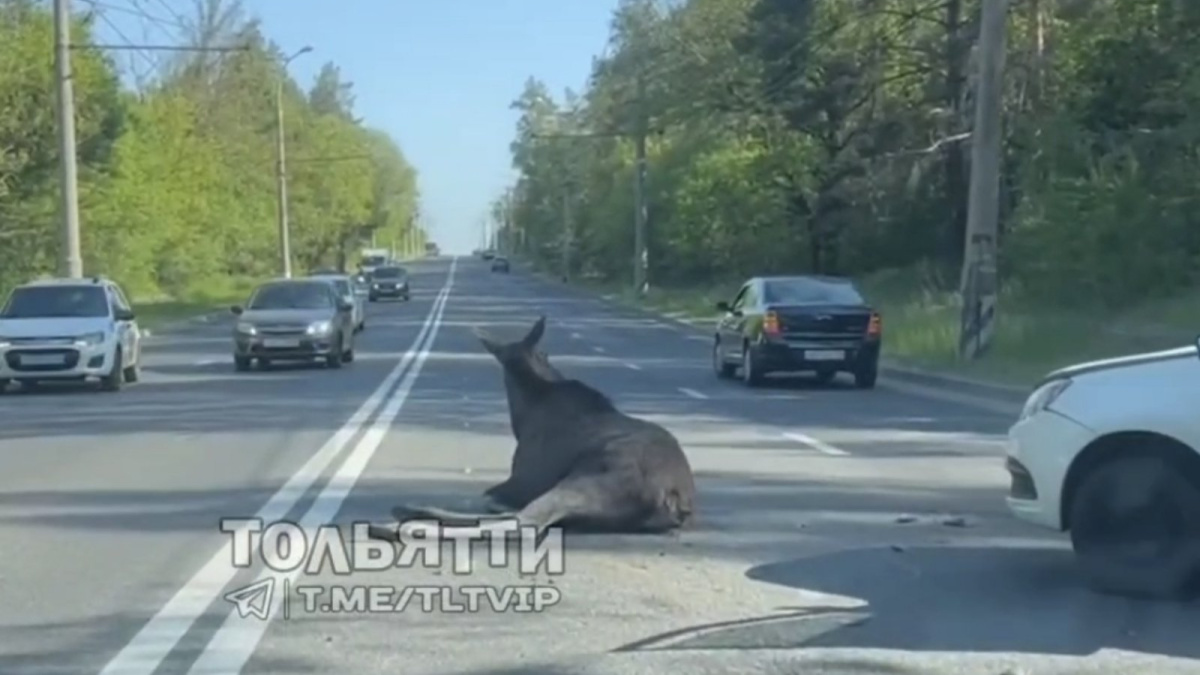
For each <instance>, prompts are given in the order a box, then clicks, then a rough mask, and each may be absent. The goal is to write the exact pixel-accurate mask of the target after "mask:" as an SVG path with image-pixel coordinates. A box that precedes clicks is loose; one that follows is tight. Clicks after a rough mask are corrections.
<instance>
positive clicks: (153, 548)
mask: <svg viewBox="0 0 1200 675" xmlns="http://www.w3.org/2000/svg"><path fill="white" fill-rule="evenodd" d="M412 272H413V288H414V294H413V299H412V301H411V302H407V303H404V302H396V303H378V304H372V305H370V308H369V313H368V328H367V330H366V332H365V333H363V334H362V335H361V336H360V337H359V343H358V346H357V358H356V360H355V362H354V363H353V364H350V365H348V366H346V367H345V368H343V369H341V370H338V371H330V370H326V369H324V368H321V367H312V368H309V367H303V368H281V369H278V370H275V371H272V372H257V371H256V372H250V373H235V372H234V370H233V365H232V363H231V359H230V358H229V338H228V331H229V325H228V320H227V319H219V320H215V321H213V322H211V323H209V324H197V325H195V326H191V327H187V328H182V329H177V330H174V331H169V332H165V333H163V334H161V335H156V336H154V337H153V338H151V340H150V341H149V342H148V343H147V347H146V357H145V359H146V360H145V366H144V373H143V381H142V382H141V383H139V384H137V385H135V386H131V387H129V388H128V389H126V390H125V391H122V392H120V393H117V394H108V393H96V392H90V391H47V392H41V393H37V394H19V393H10V394H9V395H7V396H5V397H3V398H2V399H0V636H2V637H0V673H4V674H5V675H9V674H16V673H30V674H50V673H54V674H59V673H62V674H67V673H70V674H72V675H74V674H83V673H86V674H94V673H101V672H103V673H107V674H110V675H117V674H124V675H132V674H143V675H150V674H151V673H156V674H162V673H222V674H228V673H236V672H242V673H247V674H253V675H258V674H266V673H287V674H289V675H303V674H306V673H329V672H344V673H363V674H367V673H388V674H391V673H404V674H405V675H423V674H430V675H432V674H435V673H437V674H451V673H461V674H467V673H472V674H480V675H482V674H484V673H493V674H500V673H613V674H632V673H651V672H666V671H670V672H684V671H690V672H696V673H703V672H713V673H717V672H720V673H731V672H746V673H751V672H754V673H763V672H778V673H792V672H805V673H829V674H838V675H849V674H850V673H856V674H858V673H887V674H889V675H890V674H899V673H913V674H916V673H960V674H966V673H972V674H973V673H979V674H980V675H998V674H999V673H1002V672H1005V671H1006V670H1007V671H1009V672H1013V673H1018V672H1028V673H1039V674H1046V673H1082V672H1088V673H1112V674H1114V675H1117V674H1121V675H1124V674H1127V673H1132V672H1155V673H1156V674H1164V673H1200V661H1198V660H1196V659H1197V658H1200V640H1196V639H1195V631H1196V626H1198V625H1200V611H1198V610H1197V609H1196V608H1195V607H1180V606H1170V605H1156V604H1152V603H1137V602H1131V601H1125V600H1119V599H1112V598H1106V597H1100V596H1097V595H1093V594H1092V593H1090V592H1088V591H1087V590H1084V589H1082V588H1081V587H1080V585H1079V583H1078V580H1077V579H1076V578H1075V577H1074V576H1073V574H1072V566H1071V557H1070V554H1069V551H1068V549H1067V547H1066V543H1065V541H1064V540H1063V538H1062V537H1060V536H1056V535H1054V534H1053V533H1049V534H1047V533H1043V532H1040V531H1037V530H1036V529H1033V528H1030V527H1027V526H1025V525H1022V524H1020V523H1017V522H1015V521H1014V520H1013V519H1011V518H1010V517H1009V516H1008V514H1007V513H1006V512H1005V510H1004V507H1003V495H1004V492H1005V488H1006V476H1005V474H1004V471H1003V469H1002V460H1001V457H1002V450H1003V441H1002V435H1003V433H1004V431H1005V429H1006V427H1007V425H1008V423H1009V422H1010V418H1009V417H1008V416H1007V415H1004V414H1000V413H998V412H997V411H995V410H990V409H987V407H980V406H975V405H967V404H964V403H956V402H954V400H953V396H952V395H950V396H947V395H942V396H940V397H938V398H930V397H928V396H924V395H917V394H914V392H913V390H912V389H899V388H893V386H892V385H888V384H887V383H884V382H882V381H881V386H880V387H879V388H877V389H876V390H873V391H858V390H855V389H853V388H852V387H851V385H850V384H849V382H848V381H841V380H839V381H838V382H837V383H835V384H833V385H830V386H828V387H819V386H816V385H812V384H808V383H807V382H805V381H804V380H803V379H800V380H794V381H791V382H780V383H776V384H773V385H772V386H769V387H766V388H763V389H756V390H750V389H746V388H744V387H743V386H742V385H741V384H739V383H737V382H727V381H719V380H717V379H716V378H715V377H714V376H713V374H712V371H711V369H710V366H709V358H708V357H709V351H708V346H709V345H708V343H707V341H706V340H705V339H704V338H703V336H700V335H696V334H695V333H689V332H688V331H686V330H683V329H681V328H679V327H677V326H673V325H668V324H665V323H659V322H656V321H652V320H649V319H647V318H645V317H642V316H640V315H634V314H630V313H628V312H624V311H621V310H618V309H615V308H613V307H611V306H608V305H606V304H604V303H602V302H601V301H599V300H595V299H590V298H588V297H585V296H583V295H581V294H578V293H575V292H571V291H568V290H565V289H563V288H560V287H557V286H551V285H549V284H547V283H545V282H542V281H540V280H538V279H536V278H533V277H530V276H527V275H523V274H519V273H514V274H512V275H502V274H492V273H490V272H489V271H488V268H487V266H486V264H485V263H482V262H480V261H477V260H472V259H465V258H459V259H456V260H453V261H452V260H449V259H443V260H433V261H426V262H420V263H415V264H413V266H412ZM539 314H545V315H546V316H547V317H548V325H547V330H546V337H545V340H544V342H543V347H544V348H545V350H546V351H547V352H548V353H549V354H550V356H551V358H552V360H553V361H554V363H555V364H556V365H557V366H558V367H559V368H560V369H562V370H564V371H565V372H567V373H568V374H569V375H570V376H573V377H577V378H580V379H582V380H584V381H586V382H588V383H590V384H592V385H593V386H595V387H597V388H599V389H600V390H602V391H604V392H605V393H607V394H609V395H610V396H611V397H612V398H613V399H614V400H615V401H616V403H617V404H618V405H619V406H621V407H622V408H623V409H624V410H626V411H628V412H631V413H634V414H638V415H643V416H646V417H648V418H651V419H654V420H657V421H660V422H661V423H663V424H664V425H666V426H667V427H668V428H669V429H671V430H672V431H673V432H674V433H676V434H677V435H678V436H679V438H680V440H681V441H682V443H683V445H684V447H685V449H686V451H687V453H688V455H689V458H690V461H691V462H692V464H693V467H694V469H695V471H696V473H697V476H698V489H699V505H698V506H699V521H698V523H697V527H696V528H695V529H694V530H693V531H689V532H686V533H682V534H681V535H679V536H670V537H648V536H644V537H631V536H610V535H604V536H572V535H568V536H567V538H566V540H565V543H564V547H565V556H566V570H565V573H564V574H561V575H552V574H548V573H546V572H545V571H544V570H543V571H541V572H539V573H537V574H535V575H534V576H533V577H528V576H522V575H521V574H520V573H519V571H517V570H514V569H509V568H492V567H489V566H488V565H486V564H484V563H482V562H478V561H477V562H476V565H475V567H474V570H473V572H472V573H471V574H470V575H466V576H463V575H456V574H455V573H454V572H453V571H452V570H451V567H450V564H451V563H450V562H449V561H448V560H443V561H441V564H440V565H438V566H420V565H419V564H418V565H417V566H415V567H409V568H406V569H398V568H392V569H387V570H383V571H369V570H366V571H364V570H359V571H355V572H354V573H353V574H349V575H340V574H336V573H335V572H334V571H331V570H330V569H329V568H326V569H324V570H323V571H320V572H316V573H313V574H308V573H306V572H305V571H304V570H300V571H299V572H298V573H297V574H295V575H292V576H287V575H283V574H281V573H280V574H275V573H269V572H264V570H263V569H262V567H261V566H255V567H252V568H250V569H240V568H235V567H233V561H232V557H231V553H230V550H229V549H228V546H229V545H230V542H231V541H232V539H231V537H230V536H229V535H227V534H223V533H222V532H220V531H219V529H218V523H219V521H220V520H221V519H222V518H245V517H252V516H255V515H256V514H259V515H261V516H262V517H264V518H265V519H266V520H268V521H271V520H279V519H286V520H291V521H295V522H297V523H300V524H301V525H306V526H314V525H320V524H324V523H338V524H340V525H341V526H342V528H343V530H344V531H349V529H350V525H349V524H350V523H352V522H355V521H364V520H374V521H380V522H386V521H387V520H388V519H389V518H388V512H389V510H390V509H391V507H392V506H393V505H395V504H396V503H398V502H400V501H409V502H429V503H437V504H441V505H446V506H457V505H459V504H461V503H464V502H466V501H468V500H470V499H471V498H472V497H474V496H475V495H477V494H478V493H479V492H480V491H481V490H482V489H484V488H485V487H487V486H488V485H490V484H492V483H495V482H498V481H499V480H502V479H503V478H504V477H505V476H506V475H507V468H508V465H509V461H510V457H511V452H512V448H513V445H514V443H513V440H512V437H511V432H510V430H509V427H508V416H507V408H506V405H505V399H504V391H503V386H502V381H501V376H500V370H499V367H498V366H497V364H496V363H495V361H494V360H492V358H491V357H490V356H489V355H488V354H487V353H486V352H484V350H483V349H482V347H481V346H480V344H479V342H478V340H477V339H476V338H475V336H474V335H473V334H472V332H471V328H472V327H474V326H484V327H487V328H489V329H490V330H492V331H494V332H498V333H501V334H504V333H507V334H509V335H513V336H517V335H520V334H522V333H523V331H524V330H526V329H527V328H528V327H529V325H530V324H531V323H532V321H533V320H534V319H535V318H536V317H537V316H538V315H539ZM895 386H899V385H895ZM263 575H265V576H263ZM285 577H286V580H287V581H288V583H289V590H288V592H287V593H284V592H283V590H282V589H283V586H282V585H281V584H282V581H283V580H284V579H285ZM257 579H264V580H265V579H275V580H276V581H279V582H280V583H279V584H276V585H275V586H273V589H274V590H273V592H272V595H271V596H270V597H271V602H270V603H268V604H267V605H266V608H267V609H270V610H272V612H271V613H270V614H269V615H268V617H269V620H263V619H260V618H257V617H255V616H253V615H250V616H246V617H242V616H240V615H239V613H238V612H237V610H236V608H235V606H234V604H233V603H231V602H228V601H226V600H225V599H224V597H223V596H224V595H225V594H226V593H229V592H231V591H234V590H236V589H238V588H240V587H243V586H245V585H247V584H251V583H253V582H255V581H256V580H257ZM535 583H536V584H540V585H543V586H544V587H551V588H553V589H556V590H555V591H554V593H556V594H557V595H556V599H557V602H556V603H555V604H553V605H552V606H549V607H546V608H544V611H541V612H538V613H532V612H518V611H511V609H510V611H504V612H496V611H479V612H451V611H431V612H426V611H422V608H421V606H420V604H421V603H420V602H417V601H414V602H411V603H410V604H409V605H408V606H407V607H406V608H405V609H404V611H400V612H396V611H374V612H369V611H357V612H354V611H341V612H334V611H321V609H322V603H315V604H314V605H313V606H312V607H311V608H310V607H305V606H304V603H303V602H302V601H301V596H302V595H303V593H306V592H311V591H306V590H304V589H302V588H301V587H304V588H330V587H333V586H341V587H344V588H347V589H350V588H360V589H361V588H365V587H367V586H372V587H380V588H397V589H398V588H403V587H413V586H422V587H428V586H434V585H463V584H466V585H471V586H481V585H484V584H491V585H494V586H496V587H504V586H517V585H530V584H535ZM346 592H347V593H351V592H356V591H349V590H348V591H346ZM259 597H260V598H261V597H262V596H261V595H260V596H259ZM285 598H286V599H287V603H286V607H287V608H288V614H287V616H286V617H285V616H283V611H282V610H283V607H284V604H285V603H284V599H285ZM343 609H345V608H343ZM359 609H362V608H359ZM374 609H376V610H381V609H386V607H380V606H375V607H374ZM310 610H311V611H310Z"/></svg>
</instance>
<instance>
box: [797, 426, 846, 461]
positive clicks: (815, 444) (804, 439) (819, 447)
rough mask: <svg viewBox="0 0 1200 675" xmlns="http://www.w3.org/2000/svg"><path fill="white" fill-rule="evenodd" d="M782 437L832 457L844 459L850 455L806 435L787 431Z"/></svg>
mask: <svg viewBox="0 0 1200 675" xmlns="http://www.w3.org/2000/svg"><path fill="white" fill-rule="evenodd" d="M783 437H784V438H788V439H791V440H793V441H796V442H797V443H801V444H803V445H807V446H808V447H810V448H812V449H814V450H816V451H817V452H820V453H822V454H826V455H832V456H834V457H846V456H848V455H849V454H850V453H848V452H846V451H845V450H842V449H841V448H835V447H833V446H832V445H830V444H828V443H826V442H824V441H820V440H817V439H815V438H813V437H812V436H808V435H806V434H801V433H796V432H794V431H787V432H784V434H783Z"/></svg>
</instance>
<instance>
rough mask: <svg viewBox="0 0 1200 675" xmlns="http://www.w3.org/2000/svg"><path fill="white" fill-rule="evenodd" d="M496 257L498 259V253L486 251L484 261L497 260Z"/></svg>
mask: <svg viewBox="0 0 1200 675" xmlns="http://www.w3.org/2000/svg"><path fill="white" fill-rule="evenodd" d="M495 257H496V252H495V251H492V250H488V251H484V252H483V259H484V260H491V259H492V258H495Z"/></svg>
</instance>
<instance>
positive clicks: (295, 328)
mask: <svg viewBox="0 0 1200 675" xmlns="http://www.w3.org/2000/svg"><path fill="white" fill-rule="evenodd" d="M307 331H308V324H303V325H300V324H282V323H279V324H259V326H258V332H259V333H262V334H263V335H284V336H300V335H304V334H305V333H306V332H307Z"/></svg>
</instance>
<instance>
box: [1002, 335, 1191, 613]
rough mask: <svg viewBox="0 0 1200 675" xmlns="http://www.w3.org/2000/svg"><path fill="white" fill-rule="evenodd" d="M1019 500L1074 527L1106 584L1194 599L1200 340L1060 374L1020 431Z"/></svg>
mask: <svg viewBox="0 0 1200 675" xmlns="http://www.w3.org/2000/svg"><path fill="white" fill-rule="evenodd" d="M1006 468H1007V469H1008V472H1009V474H1010V476H1011V486H1010V488H1009V494H1008V497H1007V503H1008V508H1009V509H1010V510H1011V511H1012V512H1013V514H1015V515H1016V516H1017V517H1018V518H1020V519H1022V520H1025V521H1028V522H1031V523H1034V524H1036V525H1040V526H1042V527H1046V528H1051V529H1055V530H1058V531H1069V532H1070V536H1071V543H1072V545H1073V547H1074V549H1075V555H1076V559H1077V562H1078V565H1079V567H1080V569H1081V571H1082V573H1083V575H1084V576H1085V578H1086V579H1087V581H1088V583H1089V584H1090V585H1091V586H1092V587H1093V588H1095V589H1097V590H1099V591H1101V592H1105V593H1113V594H1120V595H1132V596H1141V597H1153V598H1160V599H1175V598H1183V597H1186V596H1188V595H1190V592H1191V591H1193V590H1195V586H1194V584H1195V583H1197V582H1200V340H1197V344H1196V346H1194V347H1185V348H1180V349H1172V350H1169V351H1162V352H1153V353H1147V354H1136V355H1133V356H1125V357H1121V358H1115V359H1107V360H1103V361H1095V362H1090V363H1084V364H1080V365H1076V366H1071V367H1068V368H1064V369H1061V370H1058V371H1055V372H1053V373H1051V374H1050V375H1048V376H1047V377H1046V378H1045V379H1044V380H1043V381H1042V383H1041V385H1040V386H1039V387H1037V389H1036V390H1035V391H1034V392H1033V394H1032V395H1031V396H1030V397H1029V399H1028V401H1027V402H1026V404H1025V408H1024V410H1023V411H1022V412H1021V416H1020V418H1019V419H1018V420H1017V422H1016V424H1014V425H1013V427H1012V429H1010V430H1009V435H1008V458H1007V462H1006Z"/></svg>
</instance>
